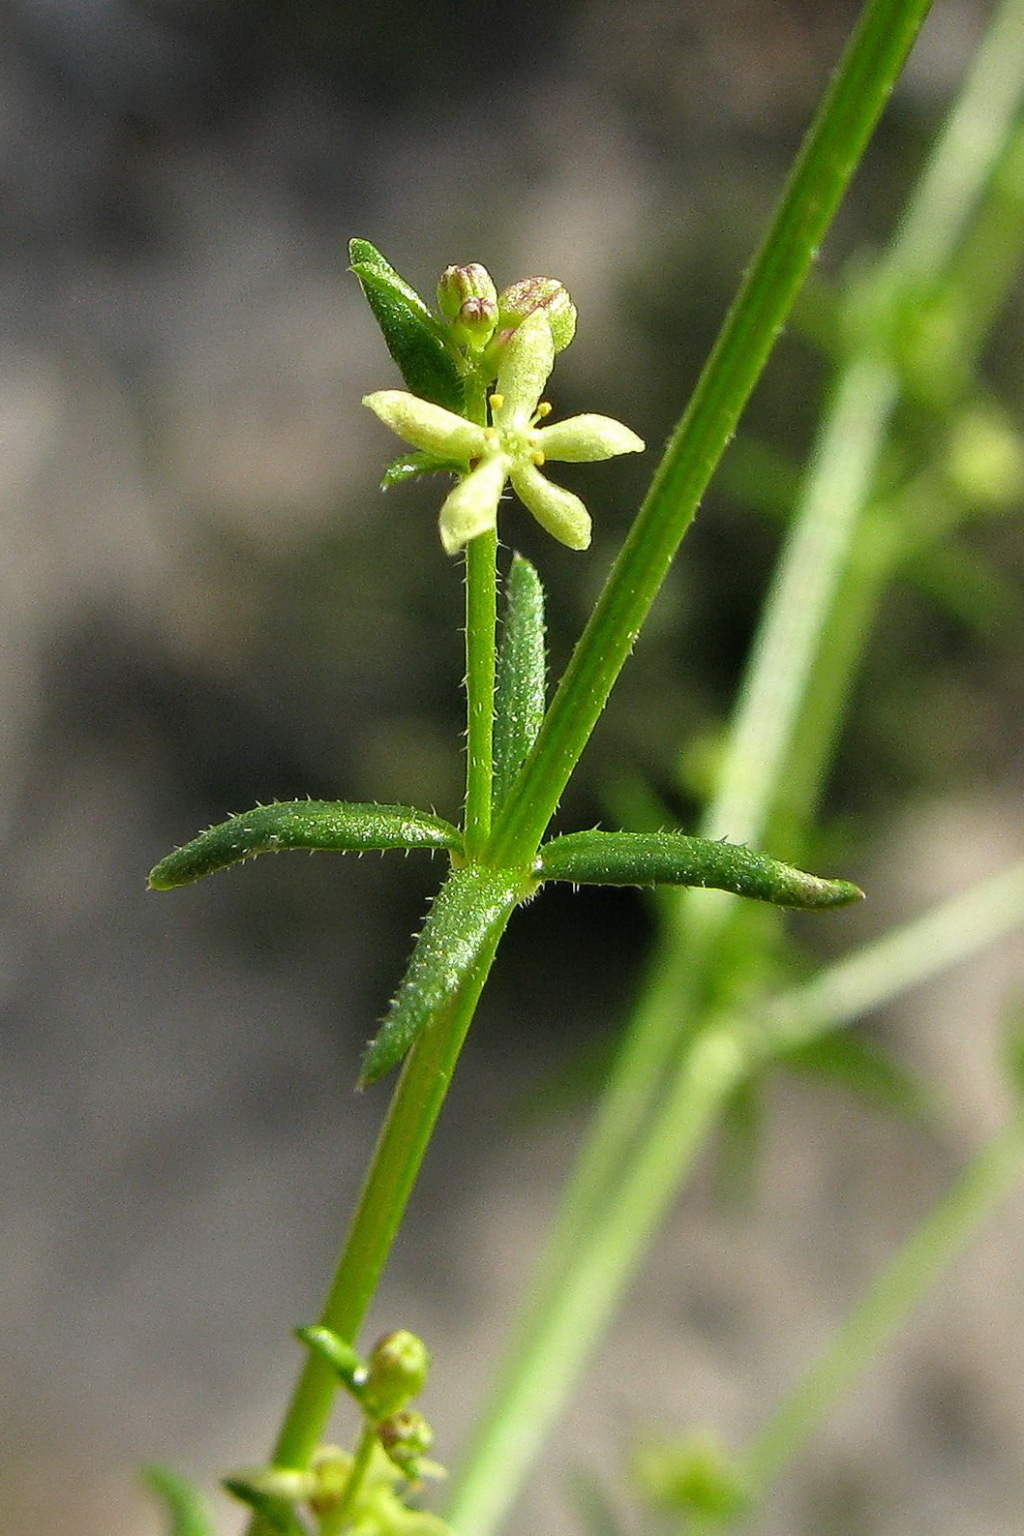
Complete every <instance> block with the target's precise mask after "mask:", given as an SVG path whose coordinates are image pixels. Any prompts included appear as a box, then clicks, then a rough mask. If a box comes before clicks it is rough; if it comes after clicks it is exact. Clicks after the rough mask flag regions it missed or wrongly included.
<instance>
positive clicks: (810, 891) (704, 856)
mask: <svg viewBox="0 0 1024 1536" xmlns="http://www.w3.org/2000/svg"><path fill="white" fill-rule="evenodd" d="M536 872H537V875H538V876H539V878H540V879H541V880H572V881H573V882H574V883H575V884H577V885H697V886H706V887H709V888H710V889H712V890H716V891H732V892H733V894H734V895H736V896H752V897H753V898H754V899H755V900H757V901H771V902H774V903H775V904H776V905H777V906H780V907H805V908H814V907H842V906H845V905H846V903H847V902H850V901H859V900H860V899H861V897H862V896H863V895H864V892H863V891H862V890H861V889H860V888H859V886H856V885H852V884H851V883H850V881H849V880H822V879H820V878H819V877H818V876H817V875H808V874H805V873H804V872H803V870H800V869H794V868H793V867H792V865H790V864H782V863H780V861H779V860H778V859H770V858H768V857H767V855H766V854H763V853H752V852H751V850H750V849H749V848H741V847H739V846H738V845H737V844H736V843H716V842H712V841H710V840H709V839H708V838H705V837H687V836H685V835H684V834H683V833H681V832H570V833H568V834H567V835H566V836H565V837H556V838H555V839H554V840H553V841H552V842H550V843H547V844H546V845H545V847H543V848H542V849H541V851H540V854H539V856H538V860H537V865H536Z"/></svg>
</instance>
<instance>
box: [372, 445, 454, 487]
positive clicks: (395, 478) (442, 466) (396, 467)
mask: <svg viewBox="0 0 1024 1536" xmlns="http://www.w3.org/2000/svg"><path fill="white" fill-rule="evenodd" d="M467 468H468V465H466V464H464V463H462V462H461V461H460V460H458V459H442V458H439V457H438V456H437V454H434V453H423V452H421V451H420V450H419V449H417V448H412V449H410V450H409V451H408V452H407V453H400V454H399V455H398V458H397V459H392V461H391V463H390V464H389V465H388V467H387V469H386V470H385V471H384V474H383V476H382V477H381V482H380V488H381V490H382V491H390V490H391V488H392V486H395V485H405V483H406V481H408V480H418V479H419V478H420V477H421V476H422V475H463V474H465V472H466V470H467Z"/></svg>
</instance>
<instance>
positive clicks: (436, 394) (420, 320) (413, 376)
mask: <svg viewBox="0 0 1024 1536" xmlns="http://www.w3.org/2000/svg"><path fill="white" fill-rule="evenodd" d="M348 254H349V262H350V263H351V270H352V271H353V272H354V273H355V275H356V277H357V278H358V279H359V283H360V286H361V287H362V290H363V293H364V294H365V295H366V302H367V303H368V304H369V306H370V308H371V310H372V311H373V318H374V319H375V320H376V322H377V324H378V325H379V326H380V329H381V334H382V335H383V337H384V342H385V345H386V346H387V349H388V351H389V352H390V353H391V356H392V357H393V358H394V360H395V362H396V363H397V364H398V369H399V372H400V373H401V375H402V378H403V379H404V380H405V382H406V384H407V386H408V387H409V389H410V390H411V391H412V393H413V394H414V395H419V397H420V399H421V400H432V401H433V403H434V404H435V405H443V406H444V407H445V408H446V409H447V410H449V411H455V412H456V413H457V414H458V415H460V416H461V415H462V413H463V411H464V409H465V405H466V391H465V385H464V384H463V379H462V372H461V369H460V368H459V364H458V362H457V361H456V358H455V354H454V353H453V351H452V350H451V347H450V344H449V340H448V336H447V333H446V331H445V329H444V327H443V326H442V325H441V323H440V321H439V320H437V319H436V318H435V316H434V315H433V314H431V312H430V310H429V309H428V308H427V306H426V304H424V302H423V300H422V299H421V298H420V296H419V294H418V293H417V292H416V290H415V288H411V287H410V286H409V284H408V283H407V282H406V281H405V280H404V278H401V277H399V275H398V273H397V272H396V271H395V269H394V267H392V266H390V265H389V263H388V262H387V261H385V259H384V257H383V256H382V255H381V254H380V252H379V251H378V250H377V249H376V247H375V246H372V245H371V244H370V242H369V241H368V240H350V241H349V247H348Z"/></svg>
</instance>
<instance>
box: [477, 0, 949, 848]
mask: <svg viewBox="0 0 1024 1536" xmlns="http://www.w3.org/2000/svg"><path fill="white" fill-rule="evenodd" d="M928 9H929V0H870V3H869V4H868V5H867V6H866V8H865V11H864V14H863V16H862V18H861V21H860V23H859V25H858V27H857V29H856V31H855V33H854V35H853V37H852V39H851V42H850V45H849V47H848V49H847V51H846V53H845V55H844V58H843V61H842V64H841V65H840V68H839V70H838V72H837V73H836V75H835V77H834V79H833V82H832V85H831V86H830V88H829V90H828V92H827V94H826V96H825V99H824V102H823V104H822V107H821V110H820V111H819V113H818V115H817V117H816V119H815V121H814V124H813V125H812V128H811V130H810V132H809V134H808V136H807V138H806V140H805V142H804V146H803V149H802V150H801V153H800V156H799V158H798V160H797V162H796V165H795V167H794V170H793V174H792V176H791V177H790V180H789V182H788V183H787V186H786V189H785V191H784V193H783V197H782V200H781V202H780V205H779V209H778V212H777V214H776V216H775V218H774V219H773V221H772V225H771V227H770V229H769V231H768V234H767V237H766V239H765V241H764V244H763V245H762V247H761V250H760V252H759V254H758V256H757V257H756V259H755V261H754V263H753V265H752V266H751V268H750V270H749V272H748V274H747V277H746V279H745V280H744V282H743V284H742V286H741V288H740V292H739V295H738V297H737V299H736V302H735V304H734V305H733V307H732V309H731V310H730V311H729V314H728V316H727V317H726V321H725V324H724V326H723V328H722V331H721V334H720V336H719V339H718V341H717V343H716V345H715V348H714V350H713V352H712V354H711V357H710V358H709V360H708V363H707V365H706V367H705V369H704V371H703V373H702V374H701V377H700V379H699V381H698V383H697V387H696V389H695V391H694V394H693V397H692V399H691V401H690V404H689V406H688V407H687V409H686V412H685V413H684V415H683V418H682V420H681V422H680V423H679V426H678V427H677V429H676V431H675V432H674V434H673V436H672V438H671V440H670V442H669V445H668V448H667V450H666V452H665V455H664V457H663V459H662V461H661V464H660V466H659V468H658V470H657V473H656V474H655V477H654V481H653V484H652V486H651V490H650V492H649V493H648V495H647V497H646V499H645V501H644V503H643V506H642V507H641V509H640V512H639V514H638V516H637V518H636V521H635V522H634V524H633V526H632V528H631V530H630V532H629V535H628V537H627V539H626V541H625V543H624V545H623V548H622V551H621V553H620V555H619V557H618V559H617V560H616V562H615V565H614V566H613V568H612V571H611V573H610V575H609V577H608V581H607V583H606V584H605V587H604V590H603V592H602V594H601V597H600V599H599V600H598V603H597V606H596V607H595V609H594V613H593V614H592V616H591V619H590V621H589V623H588V624H587V626H586V628H585V630H584V632H583V634H582V636H581V638H580V641H579V644H578V645H577V647H576V650H575V652H574V654H573V657H572V660H571V661H570V663H569V666H568V668H567V670H566V673H565V676H564V678H563V679H562V682H561V684H560V686H559V689H558V692H557V693H556V695H555V698H554V700H553V702H552V706H551V709H550V710H549V712H548V716H547V719H546V721H545V723H544V726H543V728H542V730H541V734H540V737H539V738H538V741H537V744H536V746H535V748H534V751H533V753H532V754H531V756H530V759H529V760H528V762H527V765H526V768H525V770H524V773H523V775H522V777H521V779H520V781H519V783H518V785H517V787H516V789H515V791H514V792H513V793H512V794H511V795H510V796H509V800H508V803H507V805H506V807H505V810H504V812H503V814H502V816H501V818H500V820H499V823H498V825H497V826H496V828H495V834H494V850H493V851H494V856H495V859H496V860H497V861H499V862H507V863H509V864H512V865H523V864H525V863H526V862H527V861H528V860H529V859H530V857H532V855H533V854H534V852H535V851H536V848H537V846H538V844H539V842H540V839H541V837H542V836H543V834H544V831H545V829H546V827H547V824H548V822H549V821H550V819H551V817H552V815H553V814H554V810H555V807H556V806H557V804H558V801H559V798H560V797H561V794H562V791H563V790H564V788H565V785H566V783H567V782H568V779H569V776H570V774H571V772H572V770H573V768H574V767H575V765H576V763H577V761H578V759H579V756H580V754H581V752H582V751H583V748H584V746H585V745H586V742H587V740H588V738H589V736H590V734H591V732H592V730H593V728H594V725H595V724H596V722H597V720H598V718H599V716H600V714H601V711H602V710H603V708H604V705H605V703H606V701H607V698H608V694H609V693H610V691H611V688H612V686H613V684H614V682H615V680H616V678H617V677H618V674H619V672H620V670H621V668H622V666H623V664H624V663H625V660H626V657H627V656H628V655H629V653H630V651H631V650H632V647H633V645H634V643H635V641H636V637H637V635H638V634H639V632H640V628H641V626H642V624H643V622H644V619H645V618H646V616H647V613H648V610H649V608H650V606H651V603H652V602H653V600H654V597H655V595H656V593H657V591H658V589H659V587H660V586H661V583H662V581H663V579H664V577H665V574H666V572H667V570H668V567H669V565H670V563H671V561H672V558H673V556H674V555H675V552H676V550H677V548H678V546H679V543H680V540H681V539H682V537H683V535H684V534H685V532H686V530H687V528H688V527H689V525H690V523H691V522H692V520H693V517H694V515H695V513H696V510H697V507H698V505H699V503H700V499H701V497H702V496H703V494H704V491H705V489H706V488H707V484H708V481H709V480H710V478H711V475H712V473H713V471H714V468H715V466H716V464H717V463H718V460H719V458H720V457H721V454H722V452H723V450H724V448H725V446H726V444H727V443H728V441H729V438H730V437H731V435H732V433H733V431H734V430H735V427H736V422H737V420H738V419H739V415H740V412H741V411H742V409H743V407H744V405H745V404H746V401H747V399H748V397H749V395H750V392H751V390H752V389H753V387H754V384H755V383H756V382H757V379H758V378H759V376H760V374H761V371H762V369H763V367H764V365H765V362H766V361H767V359H768V356H769V354H770V352H771V349H772V346H773V344H774V342H775V339H776V337H777V335H778V333H779V330H780V329H781V327H782V325H783V323H784V321H785V319H786V316H787V315H788V313H789V310H790V308H791V306H792V304H793V301H794V299H795V297H796V295H797V293H798V291H799V289H800V286H801V284H802V282H803V279H804V277H805V276H806V273H807V271H808V268H809V267H810V265H811V262H812V261H813V259H814V256H815V254H816V252H817V249H818V246H819V245H820V243H821V240H822V239H823V237H824V235H825V232H826V230H827V229H828V226H829V224H830V222H831V219H832V216H833V214H834V212H835V209H836V207H837V206H838V204H839V201H840V199H841V197H842V195H843V193H844V192H845V190H846V187H847V186H848V184H849V182H850V179H851V177H852V176H853V173H854V170H855V168H856V166H857V163H858V161H859V159H860V156H861V154H862V153H863V150H864V147H865V146H866V144H867V141H868V139H869V137H870V135H871V132H872V130H873V128H874V126H875V123H876V122H877V120H878V117H879V115H880V113H881V111H882V108H883V106H884V105H885V102H886V100H887V99H888V96H889V93H890V91H891V90H892V86H893V84H894V82H895V80H896V78H897V77H898V75H899V72H900V70H901V68H902V66H903V63H904V60H905V59H906V55H907V53H908V52H909V49H910V47H911V44H912V43H913V40H914V38H915V36H916V35H917V31H918V29H919V27H920V25H921V23H922V21H923V20H924V17H925V16H926V15H927V12H928Z"/></svg>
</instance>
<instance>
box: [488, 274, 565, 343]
mask: <svg viewBox="0 0 1024 1536" xmlns="http://www.w3.org/2000/svg"><path fill="white" fill-rule="evenodd" d="M536 309H539V310H541V311H543V313H544V314H545V315H546V316H547V320H548V324H549V325H550V326H551V335H552V337H553V339H554V343H555V351H556V352H563V351H564V350H565V348H566V347H567V346H568V345H569V343H570V341H572V339H573V337H574V336H575V334H576V306H575V304H574V303H573V302H572V299H571V298H570V297H569V291H568V289H567V288H565V287H564V286H563V285H562V284H561V283H560V282H559V281H558V279H557V278H554V277H524V278H521V279H520V281H519V282H518V283H513V284H512V286H511V287H510V288H506V289H505V290H504V292H503V293H501V294H500V295H499V297H498V325H499V326H500V327H501V328H502V329H503V330H515V328H516V327H517V326H519V325H521V324H522V322H523V321H524V320H525V319H526V317H527V315H531V314H533V312H534V310H536Z"/></svg>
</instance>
